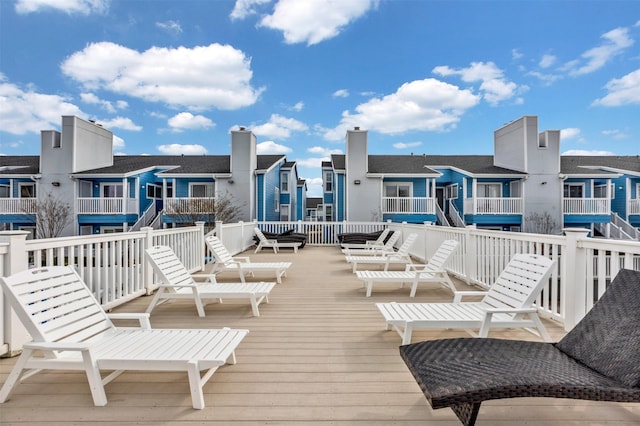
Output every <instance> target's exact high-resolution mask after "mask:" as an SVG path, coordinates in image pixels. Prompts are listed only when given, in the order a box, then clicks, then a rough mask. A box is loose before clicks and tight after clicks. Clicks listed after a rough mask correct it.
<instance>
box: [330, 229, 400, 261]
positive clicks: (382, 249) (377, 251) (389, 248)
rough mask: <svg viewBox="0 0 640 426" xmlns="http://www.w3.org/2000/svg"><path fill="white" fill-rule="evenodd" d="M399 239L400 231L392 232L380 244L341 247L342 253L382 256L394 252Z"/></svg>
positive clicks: (347, 254)
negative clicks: (353, 247) (384, 241)
mask: <svg viewBox="0 0 640 426" xmlns="http://www.w3.org/2000/svg"><path fill="white" fill-rule="evenodd" d="M399 239H400V233H399V232H394V233H393V235H391V236H390V237H389V239H388V240H387V242H386V243H384V244H383V245H381V246H378V245H371V246H369V248H359V249H352V248H345V249H342V253H344V254H345V256H384V255H386V254H392V253H393V252H395V248H394V246H395V245H396V243H397V242H398V240H399Z"/></svg>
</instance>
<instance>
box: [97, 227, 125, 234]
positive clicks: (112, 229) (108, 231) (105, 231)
mask: <svg viewBox="0 0 640 426" xmlns="http://www.w3.org/2000/svg"><path fill="white" fill-rule="evenodd" d="M116 232H122V226H101V227H100V233H101V234H115V233H116Z"/></svg>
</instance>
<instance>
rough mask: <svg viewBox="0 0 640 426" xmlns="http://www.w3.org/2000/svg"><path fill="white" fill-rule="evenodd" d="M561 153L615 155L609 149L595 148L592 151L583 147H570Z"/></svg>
mask: <svg viewBox="0 0 640 426" xmlns="http://www.w3.org/2000/svg"><path fill="white" fill-rule="evenodd" d="M561 155H615V154H614V153H613V152H611V151H598V150H595V149H594V150H592V151H587V150H583V149H570V150H568V151H565V152H563V153H562V154H561Z"/></svg>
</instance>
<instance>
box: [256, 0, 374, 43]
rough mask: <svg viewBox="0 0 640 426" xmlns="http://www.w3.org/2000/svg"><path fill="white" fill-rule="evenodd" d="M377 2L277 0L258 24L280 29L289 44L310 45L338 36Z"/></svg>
mask: <svg viewBox="0 0 640 426" xmlns="http://www.w3.org/2000/svg"><path fill="white" fill-rule="evenodd" d="M377 5H378V0H340V1H335V0H313V1H300V0H279V1H278V3H277V4H276V5H275V7H274V10H273V14H271V15H267V16H264V17H263V18H262V20H261V21H260V24H259V25H260V26H263V27H267V28H271V29H275V30H280V31H282V32H283V33H284V40H285V42H286V43H288V44H294V43H307V45H308V46H310V45H313V44H317V43H320V42H321V41H324V40H327V39H330V38H333V37H335V36H337V35H338V34H340V32H341V31H342V30H343V28H344V27H345V26H347V25H348V24H349V23H351V22H353V21H355V20H356V19H358V18H360V17H361V16H362V15H364V14H365V13H366V12H368V11H369V10H370V9H372V8H375V7H377Z"/></svg>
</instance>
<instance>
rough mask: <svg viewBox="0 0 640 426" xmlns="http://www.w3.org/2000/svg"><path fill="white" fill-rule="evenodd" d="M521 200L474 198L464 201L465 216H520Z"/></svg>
mask: <svg viewBox="0 0 640 426" xmlns="http://www.w3.org/2000/svg"><path fill="white" fill-rule="evenodd" d="M522 206H523V200H522V198H516V197H476V198H467V199H465V200H464V212H465V214H522V213H523V211H524V210H523V207H522Z"/></svg>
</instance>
